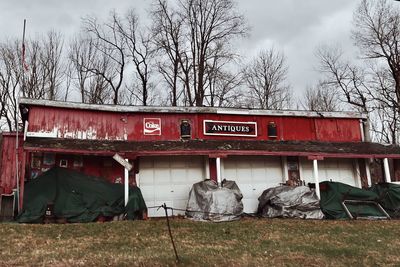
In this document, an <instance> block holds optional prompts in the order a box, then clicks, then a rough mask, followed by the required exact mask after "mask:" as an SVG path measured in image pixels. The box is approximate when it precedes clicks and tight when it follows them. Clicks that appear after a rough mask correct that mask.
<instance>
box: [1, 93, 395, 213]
mask: <svg viewBox="0 0 400 267" xmlns="http://www.w3.org/2000/svg"><path fill="white" fill-rule="evenodd" d="M20 110H21V115H22V118H23V122H24V125H25V131H24V141H23V151H24V152H23V155H22V156H21V157H22V158H23V159H24V160H23V161H22V163H21V164H22V165H23V166H21V170H22V171H21V172H22V177H23V179H24V180H25V181H27V180H29V179H34V178H35V177H36V176H37V175H39V174H40V173H42V172H43V171H46V170H47V169H49V168H51V167H53V166H61V167H66V168H71V169H75V170H79V171H81V172H84V173H86V174H90V175H95V176H101V177H104V178H105V179H108V180H110V181H112V182H119V181H122V182H123V181H124V179H125V176H126V179H128V176H129V183H130V184H136V185H138V186H139V187H140V188H141V190H142V194H143V196H144V199H145V201H146V204H147V205H148V206H157V205H160V204H163V203H166V204H167V205H168V206H171V207H175V208H183V209H184V208H185V207H186V201H187V198H188V193H189V190H190V188H191V186H192V184H193V183H195V182H198V181H201V180H204V179H208V178H211V179H214V180H216V181H218V182H220V181H221V180H222V179H229V180H235V181H236V183H237V184H238V185H239V187H240V189H241V191H242V193H243V203H244V211H245V212H255V211H256V209H257V205H258V200H257V198H258V197H259V196H260V194H261V193H262V191H263V190H265V189H267V188H269V187H273V186H277V185H279V184H282V183H287V184H292V185H296V184H301V183H306V184H307V183H317V184H318V182H319V181H323V180H332V181H339V182H344V183H347V184H350V185H353V186H358V187H361V186H363V185H364V186H366V185H367V184H371V176H370V171H369V160H370V159H383V162H384V166H385V174H386V176H385V179H386V180H387V181H391V180H392V179H395V178H393V177H392V178H391V177H390V170H389V164H388V162H389V160H388V159H399V158H400V149H399V147H395V146H384V145H381V144H377V143H371V142H367V140H368V135H367V133H368V129H367V128H368V127H366V125H367V117H366V116H365V114H360V113H352V112H329V113H327V112H308V111H267V110H245V109H227V108H206V107H204V108H199V107H138V106H114V105H89V104H81V103H70V102H57V101H45V100H32V99H21V100H20ZM116 153H118V154H119V155H120V156H122V157H123V158H125V159H129V162H130V163H131V164H132V165H133V169H132V170H131V171H130V172H129V173H128V172H125V170H124V167H122V165H120V164H119V163H118V162H117V161H115V160H114V159H113V156H114V155H115V154H116ZM3 155H4V153H3ZM3 157H4V156H3ZM25 170H26V171H25ZM2 172H4V171H2ZM125 173H127V174H125ZM392 176H393V174H392ZM2 179H3V176H2ZM317 188H318V187H317ZM7 190H8V189H7ZM21 190H23V183H21ZM149 215H150V216H157V215H158V213H157V211H156V210H149ZM159 215H162V212H161V211H160V214H159Z"/></svg>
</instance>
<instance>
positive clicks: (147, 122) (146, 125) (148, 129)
mask: <svg viewBox="0 0 400 267" xmlns="http://www.w3.org/2000/svg"><path fill="white" fill-rule="evenodd" d="M143 134H144V135H161V119H160V118H144V119H143Z"/></svg>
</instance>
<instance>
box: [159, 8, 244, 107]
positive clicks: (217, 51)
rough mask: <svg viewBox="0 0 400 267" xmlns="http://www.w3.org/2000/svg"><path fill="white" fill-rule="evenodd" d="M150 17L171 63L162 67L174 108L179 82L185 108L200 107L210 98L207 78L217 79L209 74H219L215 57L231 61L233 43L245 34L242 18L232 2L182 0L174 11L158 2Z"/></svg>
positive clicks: (162, 49)
mask: <svg viewBox="0 0 400 267" xmlns="http://www.w3.org/2000/svg"><path fill="white" fill-rule="evenodd" d="M153 14H155V18H156V20H155V23H154V26H153V33H154V35H155V36H156V38H155V40H156V43H157V46H158V48H159V49H160V50H161V51H165V52H166V54H167V57H168V60H167V62H169V63H170V65H169V69H167V68H166V67H165V65H162V66H161V67H162V71H163V75H164V77H167V78H168V80H167V82H168V83H169V84H170V88H171V90H172V92H171V95H172V102H173V104H176V103H177V98H178V95H179V96H180V94H179V92H178V85H177V83H178V81H179V82H181V84H182V87H183V88H184V92H183V98H184V102H185V105H190V106H192V105H196V106H203V105H204V104H206V102H207V101H206V97H207V95H208V96H210V95H212V92H207V90H209V89H210V88H211V87H210V86H209V85H210V84H208V82H209V81H210V79H209V76H213V75H214V78H216V77H218V76H217V75H215V74H212V73H213V72H218V71H214V69H213V66H216V65H215V62H216V61H215V57H218V58H223V57H225V58H228V57H232V53H231V52H229V44H230V43H231V41H232V39H234V38H235V37H241V36H244V35H245V34H246V33H247V27H246V23H245V21H244V18H243V16H242V15H240V14H238V13H237V12H236V9H235V4H234V2H233V1H232V0H181V1H178V3H177V5H176V9H172V8H170V7H169V6H168V5H167V1H163V0H157V2H156V3H155V8H154V11H153ZM226 52H227V53H226ZM231 59H232V58H231ZM218 68H220V65H219V67H218ZM166 74H167V75H166ZM178 77H179V79H178ZM209 103H211V102H209Z"/></svg>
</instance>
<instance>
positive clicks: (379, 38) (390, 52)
mask: <svg viewBox="0 0 400 267" xmlns="http://www.w3.org/2000/svg"><path fill="white" fill-rule="evenodd" d="M354 26H355V29H354V31H353V38H354V40H355V42H356V45H357V46H358V47H359V48H360V51H361V53H362V54H363V55H364V57H365V58H368V59H372V60H380V61H382V63H384V64H385V68H386V71H387V72H388V73H390V76H391V77H390V78H391V79H393V85H394V87H393V88H391V90H393V91H394V93H395V97H396V99H395V100H396V103H397V105H399V104H400V8H399V7H398V6H394V5H393V4H392V3H391V2H389V1H387V0H378V1H371V0H362V1H361V4H360V5H359V7H358V9H357V10H356V12H355V14H354Z"/></svg>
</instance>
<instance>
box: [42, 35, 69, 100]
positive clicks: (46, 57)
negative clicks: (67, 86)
mask: <svg viewBox="0 0 400 267" xmlns="http://www.w3.org/2000/svg"><path fill="white" fill-rule="evenodd" d="M62 52H63V39H62V36H61V34H59V33H56V32H55V31H50V32H48V33H47V35H46V36H45V37H44V38H43V39H42V44H41V53H40V55H39V57H40V58H39V62H38V63H39V64H40V66H41V68H42V72H43V74H42V75H43V86H44V87H45V94H46V96H45V98H46V99H50V100H56V99H59V98H60V90H61V87H60V86H61V83H62V81H63V80H64V75H65V71H66V69H65V66H66V65H65V64H64V62H63V61H62Z"/></svg>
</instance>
